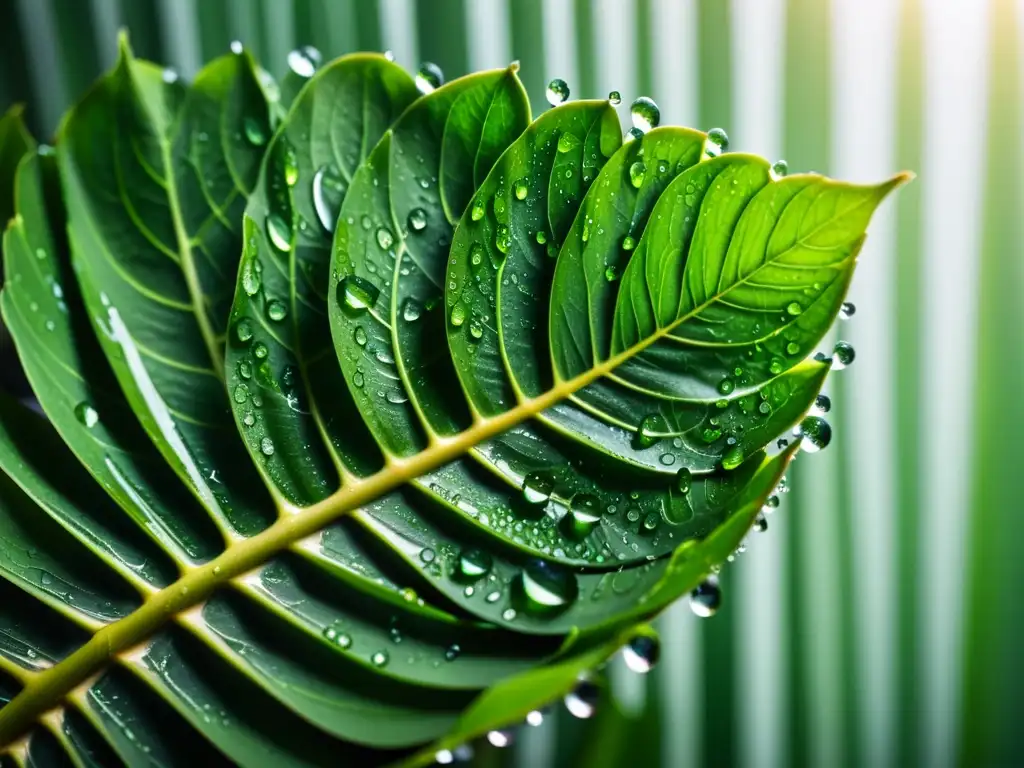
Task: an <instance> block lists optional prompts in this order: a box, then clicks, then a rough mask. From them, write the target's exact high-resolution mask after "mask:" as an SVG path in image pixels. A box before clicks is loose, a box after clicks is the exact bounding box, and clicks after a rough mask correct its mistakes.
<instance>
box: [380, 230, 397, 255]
mask: <svg viewBox="0 0 1024 768" xmlns="http://www.w3.org/2000/svg"><path fill="white" fill-rule="evenodd" d="M394 242H395V236H394V235H392V234H391V230H390V229H388V228H387V227H379V228H378V229H377V245H379V246H380V247H381V250H384V251H386V250H387V249H388V248H390V247H391V246H392V245H394Z"/></svg>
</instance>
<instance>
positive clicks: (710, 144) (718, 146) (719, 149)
mask: <svg viewBox="0 0 1024 768" xmlns="http://www.w3.org/2000/svg"><path fill="white" fill-rule="evenodd" d="M728 149H729V134H727V133H726V132H725V131H724V130H723V129H721V128H712V129H711V130H710V131H708V139H707V141H706V142H705V143H704V154H705V155H707V156H708V157H718V156H719V155H720V154H722V153H723V152H726V151H728Z"/></svg>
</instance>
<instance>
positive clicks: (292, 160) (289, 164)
mask: <svg viewBox="0 0 1024 768" xmlns="http://www.w3.org/2000/svg"><path fill="white" fill-rule="evenodd" d="M283 151H284V157H283V158H282V166H283V170H284V183H285V184H287V185H288V186H289V187H294V186H295V185H296V184H297V183H298V181H299V158H298V155H296V154H295V149H294V147H292V145H291V144H288V143H285V144H284V150H283Z"/></svg>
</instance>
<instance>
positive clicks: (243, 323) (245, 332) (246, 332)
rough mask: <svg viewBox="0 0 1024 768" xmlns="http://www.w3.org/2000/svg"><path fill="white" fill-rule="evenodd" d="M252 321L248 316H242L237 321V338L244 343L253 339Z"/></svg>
mask: <svg viewBox="0 0 1024 768" xmlns="http://www.w3.org/2000/svg"><path fill="white" fill-rule="evenodd" d="M252 335H253V333H252V322H251V321H250V320H249V318H247V317H243V318H241V319H240V320H239V321H238V322H237V323H235V338H236V339H238V340H239V341H240V342H242V343H243V344H248V343H249V342H250V341H252Z"/></svg>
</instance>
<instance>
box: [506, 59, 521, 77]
mask: <svg viewBox="0 0 1024 768" xmlns="http://www.w3.org/2000/svg"><path fill="white" fill-rule="evenodd" d="M508 71H509V72H511V73H512V74H518V72H519V59H516V60H515V61H513V62H512V63H511V64H509V65H508Z"/></svg>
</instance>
